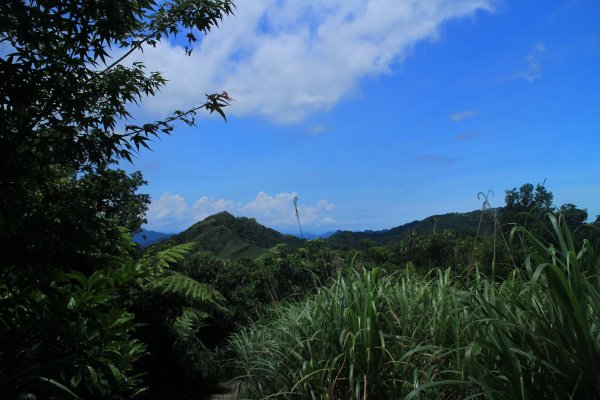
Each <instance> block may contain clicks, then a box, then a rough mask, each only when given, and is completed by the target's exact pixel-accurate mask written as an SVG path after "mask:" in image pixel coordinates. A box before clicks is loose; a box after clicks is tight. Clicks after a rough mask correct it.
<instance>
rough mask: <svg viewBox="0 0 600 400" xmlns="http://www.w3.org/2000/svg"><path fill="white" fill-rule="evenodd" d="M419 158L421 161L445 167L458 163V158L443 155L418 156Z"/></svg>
mask: <svg viewBox="0 0 600 400" xmlns="http://www.w3.org/2000/svg"><path fill="white" fill-rule="evenodd" d="M417 158H418V159H419V160H420V161H424V162H428V163H435V164H444V165H451V164H454V163H456V161H458V159H457V158H453V157H447V156H444V155H442V154H420V155H418V156H417Z"/></svg>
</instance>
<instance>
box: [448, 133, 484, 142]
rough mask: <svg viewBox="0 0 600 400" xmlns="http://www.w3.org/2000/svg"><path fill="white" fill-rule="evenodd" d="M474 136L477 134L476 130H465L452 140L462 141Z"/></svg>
mask: <svg viewBox="0 0 600 400" xmlns="http://www.w3.org/2000/svg"><path fill="white" fill-rule="evenodd" d="M476 136H479V133H478V132H474V131H466V132H463V133H459V134H458V135H456V136H454V140H455V141H457V142H463V141H465V140H469V139H472V138H474V137H476Z"/></svg>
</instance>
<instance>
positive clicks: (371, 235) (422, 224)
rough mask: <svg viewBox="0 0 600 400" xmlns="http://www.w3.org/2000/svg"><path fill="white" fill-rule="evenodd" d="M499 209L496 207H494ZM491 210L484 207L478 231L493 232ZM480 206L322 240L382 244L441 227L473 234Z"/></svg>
mask: <svg viewBox="0 0 600 400" xmlns="http://www.w3.org/2000/svg"><path fill="white" fill-rule="evenodd" d="M497 211H498V212H499V211H500V209H497ZM493 216H494V210H493V209H489V210H486V211H485V214H484V218H483V220H482V221H481V229H480V231H479V233H480V235H487V234H491V233H492V232H493V222H492V221H493ZM481 217H482V215H481V210H476V211H471V212H467V213H449V214H442V215H433V216H431V217H427V218H425V219H423V220H420V221H413V222H409V223H407V224H404V225H400V226H397V227H395V228H391V229H385V230H381V231H363V232H351V231H337V232H336V233H334V234H333V235H331V236H330V237H329V238H327V239H326V242H327V243H328V244H329V245H331V246H333V247H338V248H345V249H349V248H357V247H359V246H360V244H361V241H362V240H364V239H368V240H372V241H373V242H375V243H376V244H379V245H382V244H386V243H388V242H390V241H392V240H396V239H402V238H403V237H405V236H408V235H410V234H411V233H414V234H416V235H427V234H432V233H442V232H443V231H445V230H448V229H449V230H452V231H455V232H457V233H459V234H462V235H471V234H472V235H475V233H476V232H477V229H478V227H479V222H480V220H481Z"/></svg>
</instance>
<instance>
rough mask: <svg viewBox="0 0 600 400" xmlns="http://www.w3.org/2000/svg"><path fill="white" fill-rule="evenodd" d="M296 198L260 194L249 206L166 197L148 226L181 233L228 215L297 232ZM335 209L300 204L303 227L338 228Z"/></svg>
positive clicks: (155, 203) (156, 204)
mask: <svg viewBox="0 0 600 400" xmlns="http://www.w3.org/2000/svg"><path fill="white" fill-rule="evenodd" d="M296 196H298V194H297V193H296V192H292V193H289V192H281V193H278V194H276V195H273V196H272V195H269V194H268V193H265V192H260V193H258V194H257V195H256V197H255V198H254V199H253V200H251V201H249V202H247V203H241V202H235V201H233V200H229V199H211V198H209V197H206V196H203V197H200V198H198V199H196V200H195V201H194V202H193V203H191V204H190V203H189V202H188V201H186V200H185V199H184V198H183V197H182V196H180V195H178V194H175V195H173V194H170V193H164V194H163V195H162V196H161V197H160V198H159V199H157V200H152V203H151V204H150V209H149V210H148V214H147V219H148V224H147V225H148V228H149V229H152V230H157V231H167V232H175V231H181V230H183V229H185V228H187V227H189V226H190V225H192V224H193V223H195V222H198V221H201V220H203V219H204V218H206V217H208V216H210V215H213V214H216V213H218V212H221V211H228V212H230V213H232V214H234V215H237V216H244V217H251V218H256V220H257V221H258V222H259V223H261V224H263V225H266V226H269V227H274V228H276V229H284V230H285V229H290V228H294V227H295V226H296V225H297V223H298V222H297V219H296V213H295V210H294V197H296ZM334 209H335V205H334V204H332V203H330V202H329V201H327V200H319V201H318V202H317V203H316V204H314V205H306V204H302V203H300V205H299V206H298V213H299V216H300V223H301V224H302V226H303V227H307V228H316V229H318V228H320V227H331V226H333V225H335V224H336V221H335V219H334V218H333V217H332V216H331V215H330V214H331V212H332V211H333V210H334Z"/></svg>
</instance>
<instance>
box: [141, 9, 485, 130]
mask: <svg viewBox="0 0 600 400" xmlns="http://www.w3.org/2000/svg"><path fill="white" fill-rule="evenodd" d="M493 1H494V0H453V1H447V0H428V1H422V0H306V1H296V0H256V1H243V2H240V3H239V4H237V10H236V15H235V16H232V17H228V18H226V19H225V20H224V21H223V22H222V24H221V26H220V28H219V29H217V30H214V31H213V32H211V33H210V35H208V36H207V37H205V38H204V39H203V40H202V41H201V43H200V44H199V45H198V47H197V48H196V49H195V51H194V53H193V54H192V56H191V57H187V56H185V55H184V50H183V48H182V47H180V46H177V45H173V44H170V43H165V42H163V43H159V44H158V45H157V46H156V48H148V49H145V51H144V52H143V53H140V54H139V55H138V58H140V59H141V60H143V61H144V62H145V63H146V65H147V66H148V69H149V70H151V71H160V72H163V73H164V76H165V77H166V78H167V79H168V80H169V83H168V85H167V87H166V88H165V89H163V91H162V93H161V95H160V96H158V97H157V98H154V99H149V101H148V102H147V103H146V107H147V110H148V111H151V112H166V111H170V110H172V109H175V108H183V107H186V106H189V105H191V104H194V103H197V102H198V101H201V100H202V98H203V94H204V93H205V92H216V91H221V90H226V91H227V92H228V93H229V94H230V95H231V96H232V97H233V98H235V99H236V100H237V101H236V102H235V103H234V105H233V107H231V109H230V110H229V111H228V112H229V113H230V114H234V115H262V116H264V117H267V118H269V119H271V120H274V121H278V122H295V121H299V120H301V119H303V118H305V117H306V116H308V115H309V114H311V113H315V112H321V111H326V110H328V109H330V108H331V107H333V106H334V105H335V104H336V103H337V102H339V101H340V100H341V99H343V98H345V97H347V96H349V95H352V94H353V93H354V92H355V91H356V90H357V89H358V86H359V83H360V80H361V79H362V78H364V77H365V76H369V75H377V74H385V73H389V72H391V71H392V70H393V66H394V65H396V64H398V63H399V62H401V61H402V60H403V58H404V57H405V56H406V54H407V51H408V50H409V49H410V48H411V47H412V46H413V45H414V44H415V43H417V42H419V41H423V40H431V39H435V38H436V37H437V35H438V30H439V27H440V25H441V24H442V23H443V22H445V21H447V20H449V19H453V18H460V17H465V16H470V15H473V14H474V13H475V12H477V11H478V10H487V11H491V10H492V3H493Z"/></svg>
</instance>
